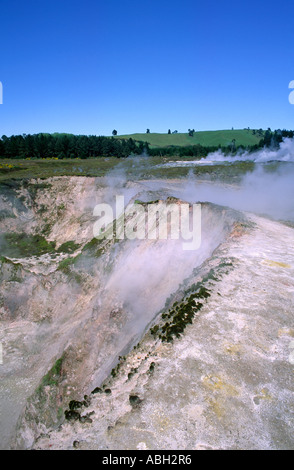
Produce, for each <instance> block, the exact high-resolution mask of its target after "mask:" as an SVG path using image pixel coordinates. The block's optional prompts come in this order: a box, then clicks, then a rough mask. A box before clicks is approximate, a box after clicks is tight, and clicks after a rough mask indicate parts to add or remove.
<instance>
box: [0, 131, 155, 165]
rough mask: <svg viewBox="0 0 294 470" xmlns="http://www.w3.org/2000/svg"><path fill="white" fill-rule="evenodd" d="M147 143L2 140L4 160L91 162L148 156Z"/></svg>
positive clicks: (44, 137) (82, 138)
mask: <svg viewBox="0 0 294 470" xmlns="http://www.w3.org/2000/svg"><path fill="white" fill-rule="evenodd" d="M148 150H149V146H148V144H147V143H145V142H135V141H134V140H133V139H132V138H129V139H127V140H126V139H121V140H120V139H115V138H113V137H104V136H86V135H72V134H34V135H31V134H28V135H26V134H23V135H13V136H11V137H7V136H5V135H3V136H2V138H1V139H0V157H1V158H54V157H55V158H58V159H63V158H82V159H85V158H90V157H118V158H125V157H128V156H129V155H141V154H142V153H144V152H148Z"/></svg>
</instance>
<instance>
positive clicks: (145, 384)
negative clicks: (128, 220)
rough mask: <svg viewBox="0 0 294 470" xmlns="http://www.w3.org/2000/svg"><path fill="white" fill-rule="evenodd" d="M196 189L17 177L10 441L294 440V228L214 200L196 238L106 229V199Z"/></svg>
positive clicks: (10, 195)
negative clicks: (99, 222) (96, 232)
mask: <svg viewBox="0 0 294 470" xmlns="http://www.w3.org/2000/svg"><path fill="white" fill-rule="evenodd" d="M181 188H187V185H184V186H183V181H180V180H169V181H167V180H166V181H164V180H157V181H156V180H143V179H142V180H132V179H130V180H125V181H122V180H120V179H119V178H118V179H116V180H114V181H112V182H111V184H110V182H109V180H108V179H107V178H87V177H60V178H58V177H56V178H49V179H47V180H43V181H41V180H30V181H22V182H8V183H7V184H5V185H2V189H1V195H0V211H1V214H2V215H1V219H0V229H1V247H2V251H1V271H0V275H1V288H0V316H1V330H0V342H1V343H2V346H3V364H1V365H0V367H1V388H0V402H1V430H0V445H1V447H2V448H8V447H10V448H18V449H31V448H74V447H75V448H76V447H78V448H82V449H105V448H112V449H128V448H129V449H130V448H134V449H136V448H138V449H160V448H163V449H194V448H195V449H196V448H290V447H291V446H292V447H293V438H292V434H293V433H292V432H291V428H292V427H293V411H294V410H293V382H292V380H291V374H293V365H292V363H291V361H290V360H289V355H290V352H291V351H290V350H289V347H290V344H291V338H292V337H293V336H294V325H293V315H292V312H293V292H294V281H293V268H294V250H293V246H294V244H293V241H294V231H293V229H292V228H291V227H287V226H285V225H284V224H281V223H279V222H277V221H274V220H269V219H268V218H263V217H260V216H257V215H253V214H252V213H248V212H246V213H244V212H240V211H238V210H235V209H231V208H229V207H227V206H222V205H217V204H212V203H208V202H203V199H202V201H200V202H201V246H200V248H199V249H197V250H192V251H184V250H183V247H182V241H181V240H173V239H168V240H159V239H154V240H149V239H142V240H139V239H136V238H135V239H133V240H130V239H121V240H116V239H105V240H97V239H96V238H94V236H93V226H94V223H95V221H96V218H95V216H93V209H94V207H95V206H96V205H97V204H99V203H104V202H108V203H109V204H112V205H114V197H115V195H116V194H118V193H119V194H122V195H124V198H125V202H126V204H128V205H131V206H132V205H136V203H138V201H140V202H141V203H142V204H158V203H160V201H163V202H165V203H167V202H168V201H169V198H170V197H171V196H173V198H172V199H171V200H172V202H173V203H177V204H179V205H181V204H185V202H186V200H187V201H188V202H190V203H191V202H199V200H196V199H195V197H194V196H193V197H194V199H193V197H192V199H193V200H192V199H191V194H192V193H190V199H189V197H187V198H186V199H185V195H186V196H187V192H186V193H185V191H183V190H179V189H181ZM73 443H75V445H74V447H73Z"/></svg>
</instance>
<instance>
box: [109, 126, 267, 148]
mask: <svg viewBox="0 0 294 470" xmlns="http://www.w3.org/2000/svg"><path fill="white" fill-rule="evenodd" d="M130 137H131V138H132V139H134V140H138V141H144V142H148V143H149V144H150V146H151V147H168V146H180V147H185V146H188V145H197V144H200V145H203V146H218V145H222V146H226V145H229V144H230V143H231V142H232V140H233V139H235V141H236V142H235V145H236V146H238V145H244V146H247V145H255V144H258V143H259V141H260V139H262V135H260V134H258V133H257V132H256V133H255V134H253V131H252V130H251V129H250V130H248V129H235V130H222V131H199V132H194V135H193V136H189V134H188V132H187V133H178V134H167V133H166V134H155V133H150V134H147V133H145V134H129V135H118V136H116V138H118V139H129V138H130Z"/></svg>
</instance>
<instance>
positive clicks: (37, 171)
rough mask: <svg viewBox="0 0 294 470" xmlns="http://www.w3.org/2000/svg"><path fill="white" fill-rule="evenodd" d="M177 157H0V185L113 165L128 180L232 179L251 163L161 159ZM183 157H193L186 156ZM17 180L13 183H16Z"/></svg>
mask: <svg viewBox="0 0 294 470" xmlns="http://www.w3.org/2000/svg"><path fill="white" fill-rule="evenodd" d="M176 160H178V157H176V156H174V157H168V158H166V157H141V158H140V157H139V158H136V159H135V160H133V159H129V158H127V159H118V158H116V157H111V158H88V159H86V160H77V159H75V160H72V159H64V160H55V159H45V160H42V159H35V160H33V159H32V160H12V159H11V160H9V159H6V160H1V162H0V187H1V183H2V184H6V182H7V183H8V184H10V183H9V180H11V182H12V181H13V180H14V181H15V182H16V180H22V179H26V180H30V179H32V178H41V179H46V178H49V177H52V176H88V177H100V176H105V175H106V174H108V173H109V172H111V170H112V169H114V168H115V167H117V168H116V170H115V171H117V170H118V171H119V170H123V172H124V174H125V176H126V177H127V178H128V179H130V180H140V179H146V178H182V177H186V176H187V175H188V174H189V172H190V171H192V172H193V173H194V175H195V176H197V177H199V178H204V179H207V178H208V179H210V180H217V179H220V180H223V181H234V180H235V179H236V178H237V179H238V177H240V176H241V175H243V174H244V173H246V172H247V171H252V170H253V168H254V163H252V162H238V163H234V164H228V165H223V164H220V165H214V166H206V165H200V166H196V167H192V168H191V167H187V166H183V167H165V166H162V163H167V162H172V161H176ZM185 160H186V161H187V160H194V158H193V157H186V158H185ZM16 184H17V183H16Z"/></svg>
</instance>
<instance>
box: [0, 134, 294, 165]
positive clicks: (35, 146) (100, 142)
mask: <svg viewBox="0 0 294 470" xmlns="http://www.w3.org/2000/svg"><path fill="white" fill-rule="evenodd" d="M189 130H190V129H189ZM190 131H191V132H193V131H194V129H193V130H190ZM252 132H253V131H252ZM255 132H256V133H258V135H260V137H262V138H261V139H260V141H259V143H258V144H256V145H251V146H246V147H245V146H244V145H238V143H237V142H236V141H235V139H233V140H232V142H231V143H230V144H229V145H227V146H220V145H219V146H203V145H200V144H197V145H189V146H183V147H180V146H172V145H171V146H165V147H155V148H151V147H150V146H149V144H148V143H147V142H142V141H135V140H134V139H132V138H129V139H118V138H114V137H104V136H86V135H73V134H34V135H30V134H28V135H26V134H23V135H13V136H11V137H7V136H5V135H3V136H2V138H1V139H0V158H20V159H21V158H58V159H63V158H82V159H85V158H91V157H117V158H126V157H128V156H129V155H142V154H145V155H150V156H179V157H188V156H191V157H205V156H207V155H208V154H209V153H210V152H214V151H216V150H221V151H222V152H223V153H224V154H228V153H235V152H237V151H240V150H247V151H256V150H258V149H260V148H263V147H271V148H277V147H278V146H279V144H280V143H281V142H282V140H283V138H285V137H289V138H293V137H294V131H287V130H280V129H278V130H276V131H271V129H267V130H266V131H262V132H260V131H255Z"/></svg>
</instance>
